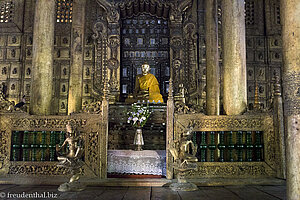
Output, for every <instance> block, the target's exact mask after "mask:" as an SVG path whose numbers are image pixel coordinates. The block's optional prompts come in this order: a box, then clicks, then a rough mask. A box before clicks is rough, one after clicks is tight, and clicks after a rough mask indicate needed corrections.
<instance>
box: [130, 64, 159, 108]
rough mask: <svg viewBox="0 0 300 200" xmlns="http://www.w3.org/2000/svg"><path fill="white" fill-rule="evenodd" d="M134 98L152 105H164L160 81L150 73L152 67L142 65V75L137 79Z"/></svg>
mask: <svg viewBox="0 0 300 200" xmlns="http://www.w3.org/2000/svg"><path fill="white" fill-rule="evenodd" d="M133 96H134V98H135V99H138V100H146V101H148V100H149V101H150V102H151V103H152V102H156V103H163V98H162V95H161V94H160V90H159V84H158V81H157V79H156V78H155V76H154V75H153V74H151V73H150V66H149V65H148V64H146V63H145V64H143V65H142V74H141V75H138V76H137V77H136V81H135V89H134V94H133Z"/></svg>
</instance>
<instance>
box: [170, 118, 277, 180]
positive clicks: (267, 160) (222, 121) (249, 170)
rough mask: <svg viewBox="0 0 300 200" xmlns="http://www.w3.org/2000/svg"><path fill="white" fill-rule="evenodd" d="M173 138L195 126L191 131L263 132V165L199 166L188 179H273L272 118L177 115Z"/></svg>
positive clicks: (211, 163) (239, 163)
mask: <svg viewBox="0 0 300 200" xmlns="http://www.w3.org/2000/svg"><path fill="white" fill-rule="evenodd" d="M174 122H175V125H174V138H175V139H176V138H178V137H179V134H181V133H182V132H184V131H185V129H186V127H188V125H189V124H195V127H194V131H240V130H242V131H257V130H260V131H263V132H264V136H263V139H264V152H265V153H264V162H253V163H246V162H232V163H228V162H225V163H220V162H210V163H203V162H199V163H198V172H197V171H196V172H193V174H191V173H190V174H188V176H189V177H192V176H193V178H196V177H199V178H200V177H229V176H230V177H264V176H275V174H276V169H277V167H278V166H279V165H278V161H277V158H276V142H275V133H274V126H273V117H272V116H271V115H268V114H259V115H252V116H249V115H247V116H206V115H203V114H187V115H176V114H175V119H174Z"/></svg>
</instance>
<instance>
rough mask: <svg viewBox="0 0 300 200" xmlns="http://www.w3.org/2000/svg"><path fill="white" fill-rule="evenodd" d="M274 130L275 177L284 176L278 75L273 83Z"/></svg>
mask: <svg viewBox="0 0 300 200" xmlns="http://www.w3.org/2000/svg"><path fill="white" fill-rule="evenodd" d="M273 117H274V132H275V136H276V141H277V144H276V157H277V161H278V166H277V173H276V174H277V177H278V178H286V167H285V166H286V164H285V139H284V117H283V105H282V97H281V85H280V82H279V77H278V76H277V77H276V80H275V84H274V116H273Z"/></svg>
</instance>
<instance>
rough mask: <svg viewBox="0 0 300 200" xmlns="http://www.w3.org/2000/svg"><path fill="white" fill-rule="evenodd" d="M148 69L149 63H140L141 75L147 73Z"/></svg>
mask: <svg viewBox="0 0 300 200" xmlns="http://www.w3.org/2000/svg"><path fill="white" fill-rule="evenodd" d="M149 71H150V65H148V64H143V65H142V73H143V75H147V74H148V73H149Z"/></svg>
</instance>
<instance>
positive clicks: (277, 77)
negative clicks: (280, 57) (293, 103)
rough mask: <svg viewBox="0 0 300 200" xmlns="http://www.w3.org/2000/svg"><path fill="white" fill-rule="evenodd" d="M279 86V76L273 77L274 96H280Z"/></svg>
mask: <svg viewBox="0 0 300 200" xmlns="http://www.w3.org/2000/svg"><path fill="white" fill-rule="evenodd" d="M280 88H281V85H280V80H279V76H275V82H274V96H281V90H280Z"/></svg>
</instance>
